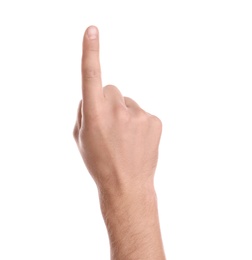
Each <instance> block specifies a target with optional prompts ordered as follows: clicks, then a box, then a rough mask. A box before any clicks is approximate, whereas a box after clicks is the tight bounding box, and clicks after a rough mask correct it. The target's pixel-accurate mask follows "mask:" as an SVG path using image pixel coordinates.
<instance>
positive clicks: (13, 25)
mask: <svg viewBox="0 0 252 260" xmlns="http://www.w3.org/2000/svg"><path fill="white" fill-rule="evenodd" d="M251 14H252V8H251V1H245V0H239V1H238V0H236V1H232V0H229V1H224V0H211V1H199V0H198V1H196V0H192V1H186V0H183V1H182V0H176V1H175V0H172V1H161V0H155V1H115V0H114V1H112V0H106V1H97V0H89V1H87V0H83V1H74V0H71V1H70V0H69V1H63V0H62V1H56V0H50V1H49V0H47V1H45V0H44V1H27V0H23V1H17V0H16V1H11V0H1V2H0V259H1V260H9V259H11V260H14V259H26V260H31V259H32V260H34V259H35V260H37V259H43V260H44V259H47V260H55V259H61V260H65V259H74V260H78V259H88V260H89V259H90V260H92V259H94V260H96V259H109V243H108V239H107V233H106V229H105V226H104V224H103V219H102V217H101V214H100V209H99V203H98V196H97V191H96V187H95V185H94V183H93V181H92V179H91V177H90V176H89V174H88V172H87V171H86V169H85V167H84V164H83V162H82V160H81V157H80V155H79V152H78V150H77V147H76V145H75V142H74V140H73V137H72V129H73V125H74V122H75V117H76V111H77V106H78V102H79V100H80V98H81V74H80V58H81V44H82V37H83V33H84V30H85V29H86V27H87V26H89V25H91V24H94V25H97V26H98V27H99V29H100V38H101V64H102V71H103V84H104V85H107V84H114V85H116V86H117V87H118V88H120V90H121V91H122V93H123V94H124V95H126V96H130V97H132V98H133V99H135V100H136V101H137V102H138V103H139V104H140V105H141V106H142V107H143V108H144V109H145V110H146V111H148V112H150V113H152V114H155V115H157V116H159V117H160V118H161V119H162V121H163V135H162V139H161V145H160V159H159V165H158V169H157V172H156V179H155V184H156V190H157V194H158V199H159V212H160V221H161V227H162V233H163V241H164V246H165V250H166V255H167V259H171V260H185V259H193V260H202V259H204V260H207V259H211V260H212V259H215V260H223V259H239V260H240V259H242V260H248V259H249V260H251V259H252V224H251V222H252V209H251V208H252V191H251V187H252V178H251V175H252V137H251V133H252V102H251V100H252V91H251V89H252V51H251V49H252V48H251V46H252V36H251V35H252V18H251V17H252V15H251Z"/></svg>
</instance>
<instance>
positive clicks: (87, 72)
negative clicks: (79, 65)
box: [82, 68, 101, 80]
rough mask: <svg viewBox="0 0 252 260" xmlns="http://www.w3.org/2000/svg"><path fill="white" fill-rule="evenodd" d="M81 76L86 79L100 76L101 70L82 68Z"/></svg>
mask: <svg viewBox="0 0 252 260" xmlns="http://www.w3.org/2000/svg"><path fill="white" fill-rule="evenodd" d="M82 73H83V77H84V78H85V79H87V80H89V79H97V78H100V77H101V70H100V69H98V68H97V69H96V68H83V71H82Z"/></svg>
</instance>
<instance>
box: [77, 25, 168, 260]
mask: <svg viewBox="0 0 252 260" xmlns="http://www.w3.org/2000/svg"><path fill="white" fill-rule="evenodd" d="M82 95H83V96H82V101H81V102H80V105H79V109H78V116H77V122H76V125H75V128H74V138H75V140H76V142H77V145H78V148H79V151H80V153H81V156H82V158H83V160H84V162H85V164H86V166H87V169H88V171H89V172H90V174H91V176H92V177H93V179H94V181H95V182H96V184H97V187H98V190H99V194H100V201H101V208H102V213H103V216H104V220H105V223H106V225H107V227H108V232H109V237H110V242H111V257H112V259H152V260H154V259H164V254H163V251H162V243H161V236H160V231H159V223H158V216H157V206H156V197H155V191H154V185H153V178H154V173H155V168H156V165H157V159H158V146H159V141H160V136H161V131H162V124H161V121H160V120H159V119H158V118H157V117H155V116H153V115H150V114H149V113H146V112H145V111H144V110H143V109H141V108H140V107H139V105H138V104H137V103H136V102H135V101H133V100H132V99H130V98H128V97H123V96H122V94H121V92H120V91H119V90H118V89H117V88H116V87H115V86H112V85H108V86H106V87H102V79H101V67H100V62H99V34H98V30H97V28H96V27H94V26H91V27H89V28H88V29H87V31H86V32H85V35H84V40H83V56H82ZM139 250H140V251H139Z"/></svg>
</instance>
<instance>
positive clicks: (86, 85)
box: [82, 26, 102, 104]
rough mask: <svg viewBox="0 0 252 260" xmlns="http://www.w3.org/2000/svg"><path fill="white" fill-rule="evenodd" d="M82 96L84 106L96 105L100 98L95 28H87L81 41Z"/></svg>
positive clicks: (99, 74)
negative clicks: (88, 104)
mask: <svg viewBox="0 0 252 260" xmlns="http://www.w3.org/2000/svg"><path fill="white" fill-rule="evenodd" d="M82 96H83V101H84V103H85V104H87V103H94V102H95V103H96V101H98V100H97V99H99V98H101V97H102V80H101V66H100V58H99V31H98V29H97V28H96V27H95V26H90V27H88V28H87V30H86V32H85V34H84V39H83V50H82Z"/></svg>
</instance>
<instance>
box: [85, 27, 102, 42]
mask: <svg viewBox="0 0 252 260" xmlns="http://www.w3.org/2000/svg"><path fill="white" fill-rule="evenodd" d="M98 34H99V31H98V28H97V27H96V26H94V25H91V26H89V27H88V28H87V30H86V35H87V38H88V39H89V40H95V39H96V38H97V37H98Z"/></svg>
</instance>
